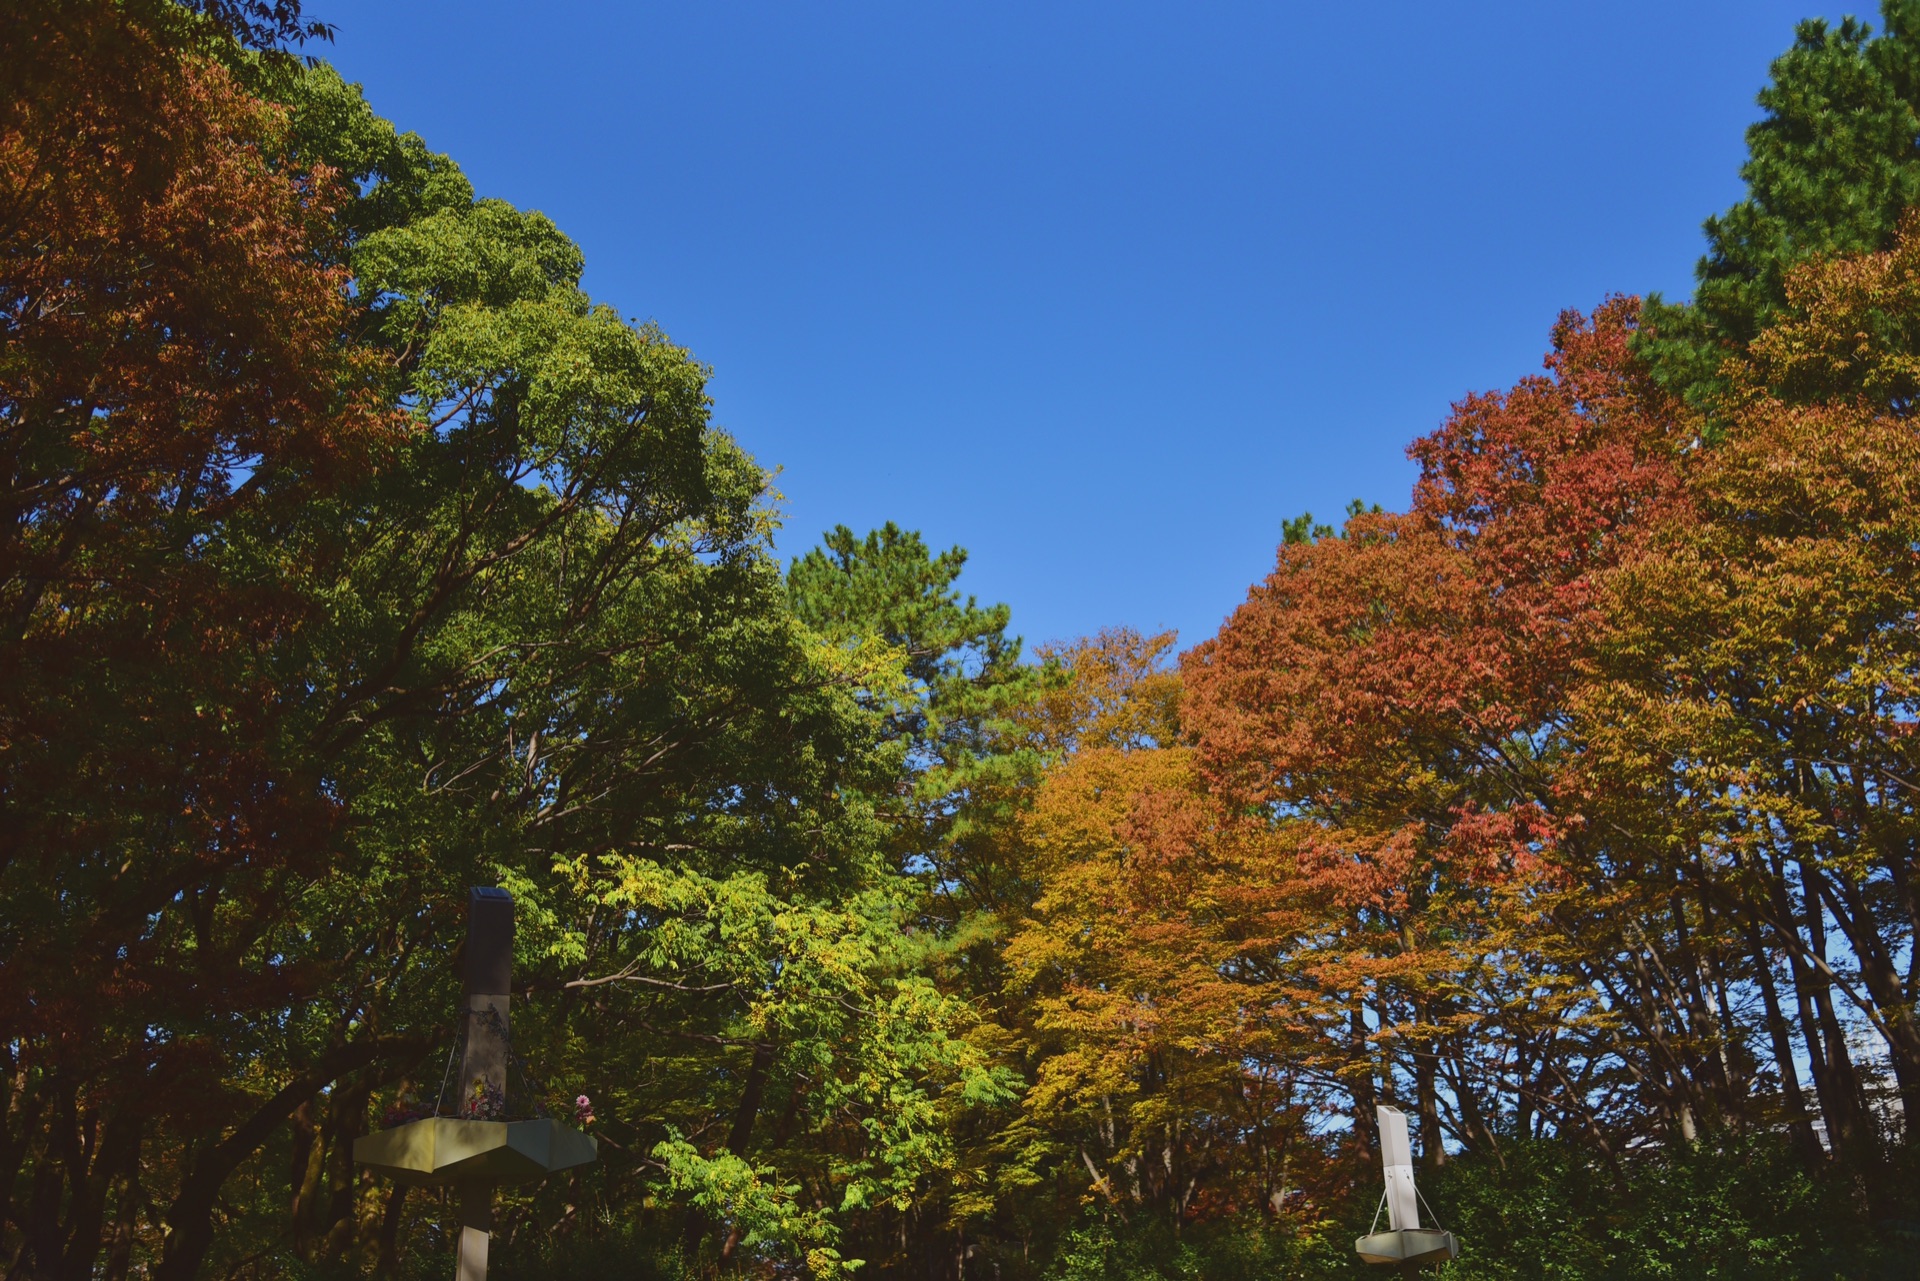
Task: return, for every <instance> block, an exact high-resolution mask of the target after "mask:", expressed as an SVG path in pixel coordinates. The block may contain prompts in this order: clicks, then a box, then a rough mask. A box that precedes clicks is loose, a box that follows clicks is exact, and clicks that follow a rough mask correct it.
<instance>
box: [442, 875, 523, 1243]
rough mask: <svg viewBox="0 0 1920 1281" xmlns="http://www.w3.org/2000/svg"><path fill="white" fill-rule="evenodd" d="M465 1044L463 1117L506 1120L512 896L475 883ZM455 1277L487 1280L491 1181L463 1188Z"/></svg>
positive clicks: (470, 914)
mask: <svg viewBox="0 0 1920 1281" xmlns="http://www.w3.org/2000/svg"><path fill="white" fill-rule="evenodd" d="M465 986H466V990H467V1045H466V1050H465V1052H464V1053H463V1054H462V1055H461V1056H460V1089H461V1094H460V1115H461V1116H465V1117H472V1118H474V1119H476V1120H483V1121H504V1120H506V1102H507V1017H508V1003H509V1002H510V1000H511V999H512V993H513V895H511V894H509V893H507V892H506V891H505V890H503V889H497V888H494V887H493V886H487V885H476V886H474V887H473V889H472V890H471V891H470V892H469V893H468V895H467V973H466V984H465ZM459 1192H460V1254H459V1258H458V1261H457V1264H456V1267H455V1271H454V1277H455V1279H456V1281H486V1276H487V1245H488V1242H489V1239H490V1236H491V1233H492V1231H493V1184H492V1183H486V1182H473V1183H467V1184H463V1185H462V1186H461V1187H460V1189H459Z"/></svg>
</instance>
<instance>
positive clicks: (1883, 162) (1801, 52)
mask: <svg viewBox="0 0 1920 1281" xmlns="http://www.w3.org/2000/svg"><path fill="white" fill-rule="evenodd" d="M1881 15H1882V23H1883V30H1882V32H1881V33H1880V34H1879V35H1877V36H1876V35H1874V34H1873V30H1872V28H1871V27H1869V26H1868V25H1867V24H1865V23H1863V22H1860V21H1858V20H1856V19H1854V18H1851V17H1849V18H1845V19H1843V20H1842V21H1841V22H1840V23H1839V25H1838V26H1829V25H1828V24H1827V23H1826V22H1825V21H1823V20H1821V19H1818V18H1812V19H1808V20H1807V21H1805V22H1802V23H1801V24H1800V26H1799V29H1798V31H1797V32H1796V34H1795V39H1794V43H1793V47H1792V48H1791V49H1789V50H1788V51H1787V52H1786V53H1784V54H1782V55H1781V56H1780V57H1779V58H1778V59H1776V60H1775V62H1774V64H1773V67H1772V74H1771V79H1770V80H1769V82H1768V84H1767V86H1766V87H1765V88H1764V89H1762V90H1761V91H1760V96H1759V102H1760V105H1761V107H1762V108H1763V109H1764V110H1765V112H1766V114H1765V116H1764V117H1763V118H1762V119H1761V120H1759V121H1758V122H1756V123H1755V124H1754V125H1753V126H1752V127H1750V128H1749V129H1748V130H1747V161H1746V163H1745V164H1744V165H1742V166H1741V169H1740V176H1741V178H1742V179H1743V180H1744V181H1745V182H1746V184H1747V196H1746V198H1745V199H1744V200H1742V201H1740V202H1739V203H1738V204H1735V205H1734V206H1733V207H1732V208H1730V209H1728V210H1727V211H1726V212H1725V213H1723V214H1719V215H1717V216H1715V217H1712V218H1709V219H1707V221H1706V224H1705V230H1706V233H1707V253H1706V256H1705V257H1703V258H1701V259H1700V262H1699V264H1698V265H1697V267H1696V268H1695V275H1696V277H1697V279H1698V280H1699V287H1698V289H1697V290H1696V291H1695V294H1694V298H1693V301H1692V302H1691V303H1678V304H1676V303H1668V302H1665V301H1664V300H1662V299H1661V298H1660V297H1659V295H1657V294H1656V295H1653V296H1652V297H1651V298H1650V299H1649V300H1648V304H1647V308H1646V312H1645V315H1644V317H1643V323H1644V324H1645V326H1646V327H1647V329H1648V330H1650V331H1651V332H1650V333H1645V334H1643V335H1642V337H1641V339H1640V341H1639V343H1638V347H1639V352H1640V354H1641V355H1642V356H1643V357H1645V358H1646V359H1648V360H1649V361H1650V362H1651V363H1652V365H1653V368H1654V373H1655V377H1656V378H1657V379H1658V380H1659V381H1660V382H1661V383H1662V384H1663V385H1664V386H1665V387H1666V388H1667V389H1668V390H1669V391H1673V392H1675V393H1677V394H1679V395H1682V396H1684V397H1685V398H1686V400H1687V401H1688V402H1689V403H1690V404H1691V405H1692V406H1693V407H1694V408H1696V409H1699V410H1702V411H1703V412H1706V413H1708V414H1709V415H1712V413H1713V407H1714V405H1715V403H1716V401H1717V400H1718V397H1719V393H1720V392H1721V390H1722V389H1723V383H1722V381H1721V378H1720V372H1719V371H1720V365H1721V362H1722V361H1724V360H1726V359H1727V358H1728V357H1729V356H1735V355H1738V354H1740V353H1741V352H1742V351H1743V350H1744V349H1745V347H1746V344H1747V343H1748V342H1750V341H1751V340H1752V339H1753V337H1754V336H1755V335H1756V334H1758V333H1759V332H1760V331H1761V330H1762V329H1764V328H1765V327H1766V326H1767V325H1768V324H1769V323H1770V322H1771V321H1772V320H1773V319H1774V317H1776V316H1777V315H1778V314H1779V313H1780V311H1781V310H1782V308H1783V307H1784V305H1785V302H1786V292H1785V278H1786V274H1787V271H1788V269H1789V268H1791V267H1792V266H1793V265H1794V264H1795V263H1798V262H1801V261H1804V260H1805V259H1807V258H1810V257H1814V256H1817V255H1822V254H1850V253H1860V252H1863V251H1873V250H1880V249H1884V248H1886V247H1887V246H1888V245H1889V244H1891V243H1892V241H1893V237H1894V233H1895V232H1896V231H1897V230H1898V228H1899V224H1900V217H1901V215H1902V213H1904V212H1905V211H1906V210H1907V208H1909V207H1910V206H1912V205H1913V204H1915V203H1916V202H1920V0H1882V4H1881Z"/></svg>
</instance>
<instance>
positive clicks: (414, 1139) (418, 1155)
mask: <svg viewBox="0 0 1920 1281" xmlns="http://www.w3.org/2000/svg"><path fill="white" fill-rule="evenodd" d="M598 1150H599V1145H598V1144H597V1143H596V1142H595V1141H594V1140H593V1138H592V1136H590V1135H585V1134H582V1133H580V1132H579V1131H578V1130H573V1129H569V1128H568V1127H566V1126H564V1125H561V1124H560V1123H559V1122H558V1121H555V1120H553V1119H552V1118H550V1117H541V1118H539V1119H537V1120H532V1121H467V1120H462V1119H460V1118H458V1117H449V1116H435V1117H427V1118H426V1119H424V1120H420V1121H412V1122H409V1123H408V1124H406V1125H400V1126H395V1127H394V1128H393V1129H391V1130H383V1131H381V1132H380V1133H378V1134H369V1135H366V1136H364V1137H362V1138H358V1139H355V1140H354V1141H353V1159H354V1161H355V1162H356V1163H358V1164H360V1165H365V1166H369V1167H371V1168H372V1169H375V1170H378V1171H379V1172H380V1173H382V1174H385V1175H389V1176H391V1177H392V1178H393V1179H394V1180H395V1181H396V1182H399V1183H410V1184H413V1185H415V1186H426V1185H432V1184H442V1183H471V1182H486V1183H527V1182H531V1181H532V1180H534V1179H543V1178H545V1177H546V1176H547V1175H549V1174H552V1173H553V1172H554V1171H556V1170H567V1169H571V1168H573V1167H574V1166H576V1165H585V1164H587V1163H588V1162H589V1161H591V1160H593V1159H594V1156H595V1155H596V1153H597V1152H598Z"/></svg>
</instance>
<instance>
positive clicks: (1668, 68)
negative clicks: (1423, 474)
mask: <svg viewBox="0 0 1920 1281" xmlns="http://www.w3.org/2000/svg"><path fill="white" fill-rule="evenodd" d="M1811 3H1813V0H1798V2H1789V3H1778V2H1776V0H1739V2H1738V3H1720V2H1717V0H1712V2H1710V0H1698V2H1688V0H1666V2H1665V3H1639V2H1637V0H1609V2H1608V3H1605V4H1570V3H1542V2H1541V0H1530V2H1528V3H1473V4H1462V3H1455V4H1436V3H1431V2H1427V3H1391V4H1376V5H1368V6H1324V5H1316V6H1306V5H1299V4H1291V3H1279V2H1270V3H1265V4H1229V3H1195V2H1190V3H1184V4H1172V3H1162V4H1153V5H1148V4H1134V3H1124V2H1117V3H1116V2H1114V0H1105V2H1103V3H1065V2H1058V3H1056V2H1052V0H1040V2H1035V0H1028V2H1027V3H1023V4H1002V3H972V4H965V5H962V4H955V3H941V2H924V0H914V2H910V3H900V2H899V0H893V2H892V3H877V2H875V3H852V2H831V0H813V2H809V3H796V2H795V0H784V2H782V3H757V2H756V3H749V2H747V0H707V2H706V3H693V4H689V3H685V2H684V0H682V2H680V3H675V4H672V5H666V4H655V3H620V4H609V3H593V4H590V3H553V2H549V3H544V4H539V5H530V4H525V3H517V4H508V3H476V2H474V0H462V2H461V3H457V4H456V3H451V2H445V3H441V2H434V3H427V2H425V0H408V2H407V3H399V4H396V3H393V2H392V0H384V2H378V3H376V2H374V0H309V6H308V7H309V11H310V13H311V14H312V16H315V17H318V18H322V19H324V20H327V21H331V22H333V23H335V24H336V26H337V29H338V35H337V40H336V43H335V44H334V46H333V47H332V48H331V50H326V51H324V52H325V53H326V56H328V57H329V58H330V59H331V60H332V61H333V62H335V63H336V65H338V66H339V67H340V68H341V70H342V71H343V72H344V73H345V74H346V75H347V77H348V78H349V79H351V80H357V81H360V82H362V83H364V85H365V86H366V91H367V94H368V97H369V98H370V99H371V101H372V103H373V105H374V107H375V109H377V110H378V111H380V112H381V113H382V114H384V115H386V116H388V117H389V118H391V119H393V120H394V121H395V122H396V123H398V124H399V125H400V126H401V127H402V128H405V129H412V130H414V131H416V132H418V133H420V134H422V135H423V136H424V137H425V138H426V140H427V142H428V143H429V144H430V145H431V146H433V147H434V148H436V149H438V150H443V151H447V152H450V153H451V154H452V155H453V156H454V158H455V159H456V160H457V161H458V162H459V163H460V164H461V166H462V167H463V168H464V169H465V170H466V172H467V173H468V174H469V175H470V176H471V177H472V178H473V180H474V183H475V185H476V187H477V188H478V189H479V191H480V192H481V193H482V194H484V195H491V196H500V197H503V198H505V199H507V200H511V201H513V202H514V203H515V204H518V205H521V206H524V207H529V208H535V209H540V210H543V211H545V212H546V213H547V214H548V215H550V216H551V217H552V218H553V219H554V220H555V221H556V222H557V223H558V224H559V225H560V226H561V228H562V229H563V230H565V231H566V232H568V233H569V234H570V235H572V236H573V237H574V238H575V239H576V240H577V241H578V242H579V243H580V245H581V247H582V248H583V249H584V251H585V253H586V259H587V286H588V288H589V290H590V291H591V292H592V293H593V294H594V295H595V297H596V298H598V299H600V300H602V301H605V302H608V303H611V304H613V305H614V306H616V307H618V308H619V309H620V310H621V311H622V312H624V313H626V314H628V315H631V316H635V317H640V318H650V319H653V320H657V321H658V322H659V323H660V324H661V325H662V326H663V327H664V328H665V329H666V330H667V332H668V333H669V334H671V335H672V336H673V337H674V338H675V339H676V340H677V341H679V342H681V343H683V344H685V345H686V346H688V347H690V348H691V349H692V350H693V351H694V352H695V353H696V354H697V355H698V356H699V357H700V358H701V359H703V360H705V361H706V362H708V363H709V364H711V365H712V366H713V369H714V377H713V384H712V389H713V395H714V398H715V402H716V418H717V420H718V421H719V422H720V423H722V424H723V425H725V426H726V427H728V428H729V429H731V430H732V431H733V432H734V433H735V434H736V435H737V436H738V437H739V438H740V439H741V441H742V442H743V443H744V444H745V445H746V446H747V448H749V449H750V450H752V451H753V452H754V453H755V454H756V455H757V456H758V457H759V458H760V459H761V460H762V461H763V462H764V463H767V464H769V465H772V466H778V467H780V468H782V469H783V470H782V474H781V477H780V480H779V482H778V483H779V487H780V489H781V491H782V492H783V493H784V494H785V495H786V499H787V501H786V511H787V513H788V516H787V525H786V528H785V531H784V533H783V534H782V536H781V539H780V546H781V550H782V552H783V554H784V555H786V556H788V557H791V556H792V555H794V554H795V553H797V552H799V551H803V550H805V549H806V548H807V547H809V546H811V545H813V544H814V543H815V542H816V541H817V540H818V538H819V535H820V532H821V531H822V530H823V529H825V528H827V527H829V526H831V525H833V524H835V523H840V522H844V523H846V524H848V525H851V526H853V527H854V528H855V529H856V530H861V531H864V530H865V529H867V528H870V527H871V526H874V525H877V524H879V523H880V522H882V521H885V520H889V519H892V520H895V521H898V522H899V523H901V524H902V525H905V526H907V527H909V528H915V529H919V530H921V531H923V532H924V533H925V535H926V537H927V538H928V540H929V541H930V542H932V543H933V544H935V545H936V546H946V545H949V544H954V543H958V544H960V545H962V546H964V547H966V548H968V549H969V551H970V552H971V553H972V559H971V561H970V562H969V566H968V570H967V573H966V575H965V577H964V579H963V584H964V585H965V586H966V587H967V588H968V590H970V591H972V592H974V593H976V594H978V595H979V596H980V597H981V598H983V599H985V600H1004V601H1006V602H1008V603H1009V604H1011V605H1012V606H1013V612H1014V628H1015V630H1016V631H1018V632H1021V633H1022V634H1024V635H1025V636H1026V637H1027V639H1028V640H1029V642H1032V641H1037V640H1045V639H1050V638H1065V637H1071V636H1076V635H1080V634H1083V633H1086V632H1089V631H1092V630H1094V629H1096V628H1098V627H1101V626H1103V625H1106V624H1113V623H1127V624H1132V625H1134V626H1137V627H1141V628H1145V629H1160V628H1168V627H1172V628H1178V629H1179V631H1180V633H1181V640H1182V644H1183V645H1190V644H1192V643H1194V642H1197V641H1199V640H1201V639H1204V638H1205V637H1206V636H1208V635H1210V634H1212V632H1213V631H1214V630H1215V629H1216V628H1217V627H1218V626H1219V624H1220V622H1221V620H1222V619H1223V618H1224V617H1225V616H1226V614H1227V613H1228V612H1230V611H1231V610H1232V609H1233V607H1234V606H1235V605H1236V604H1237V603H1238V602H1239V601H1240V600H1241V599H1242V598H1243V597H1244V596H1245V593H1246V589H1247V587H1248V585H1249V584H1250V583H1252V582H1254V581H1255V580H1256V579H1258V578H1259V577H1261V576H1262V575H1263V574H1264V573H1265V572H1266V571H1267V569H1268V568H1269V567H1270V565H1271V563H1272V559H1273V549H1274V546H1275V544H1276V543H1277V542H1278V541H1279V537H1280V523H1281V521H1282V520H1284V519H1286V518H1287V517H1289V516H1293V515H1296V514H1298V513H1299V512H1301V511H1303V510H1312V511H1313V512H1314V513H1316V514H1317V515H1319V516H1321V517H1322V518H1327V517H1330V516H1334V515H1336V514H1337V513H1338V512H1339V510H1340V508H1341V507H1342V506H1343V505H1344V504H1345V503H1346V502H1347V500H1348V499H1350V498H1355V497H1359V498H1363V499H1365V500H1367V501H1369V502H1376V501H1377V502H1380V503H1382V504H1384V505H1386V506H1388V507H1398V506H1402V505H1404V503H1405V501H1406V498H1407V493H1408V488H1409V484H1410V481H1411V478H1412V468H1411V467H1410V466H1409V464H1408V463H1407V461H1406V458H1405V454H1404V450H1405V447H1406V444H1407V442H1408V441H1410V440H1411V439H1412V438H1413V437H1415V436H1417V435H1419V434H1421V433H1423V432H1425V431H1428V430H1430V429H1431V428H1432V427H1433V426H1434V425H1435V424H1436V423H1437V422H1438V421H1439V420H1440V419H1441V418H1442V416H1443V415H1444V414H1445V413H1446V411H1447V406H1448V405H1449V404H1450V403H1451V402H1452V401H1454V400H1455V399H1457V398H1458V397H1459V396H1461V395H1462V394H1464V393H1466V392H1468V391H1470V390H1479V389H1486V388H1491V387H1499V386H1505V385H1507V384H1510V383H1511V382H1513V380H1514V379H1516V378H1518V377H1520V376H1522V375H1524V374H1526V373H1529V372H1531V371H1533V370H1535V369H1537V368H1538V366H1539V361H1540V356H1541V353H1542V351H1543V349H1544V347H1545V344H1546V336H1547V331H1548V328H1549V326H1550V325H1551V324H1552V322H1553V319H1554V316H1555V315H1556V314H1557V313H1558V312H1559V310H1560V309H1562V308H1564V307H1570V306H1572V307H1582V308H1585V307H1590V306H1592V305H1593V304H1594V303H1596V302H1598V301H1599V300H1600V299H1601V298H1602V297H1604V296H1605V295H1606V294H1607V293H1609V292H1614V291H1620V292H1643V291H1646V290H1650V289H1658V290H1662V291H1664V292H1666V293H1668V294H1669V295H1673V296H1684V295H1685V294H1687V293H1688V292H1689V290H1690V286H1691V279H1692V276H1691V272H1692V266H1693V262H1694V260H1695V259H1696V258H1697V257H1698V255H1699V253H1700V250H1701V245H1702V241H1701V237H1700V231H1699V224H1700V221H1701V219H1702V218H1703V217H1704V216H1706V215H1707V214H1709V213H1711V212H1714V211H1716V210H1719V209H1721V208H1723V207H1724V206H1726V205H1727V204H1729V203H1730V202H1732V201H1733V200H1734V199H1736V198H1737V197H1738V195H1739V190H1740V188H1739V182H1738V178H1737V174H1736V170H1737V168H1738V166H1739V163H1740V161H1741V159H1742V157H1743V155H1744V144H1743V142H1742V131H1743V129H1744V128H1745V126H1746V125H1747V124H1748V123H1750V122H1751V121H1752V120H1753V119H1755V118H1756V117H1757V115H1758V110H1757V108H1756V107H1755V106H1754V103H1753V95H1754V93H1755V91H1756V90H1758V89H1759V87H1760V86H1761V84H1762V83H1763V82H1764V80H1765V77H1766V70H1767V64H1768V63H1769V62H1770V61H1771V59H1772V58H1773V57H1774V56H1776V55H1777V54H1778V53H1780V52H1781V51H1782V50H1784V49H1785V48H1786V47H1787V45H1788V44H1789V43H1790V41H1791V39H1792V31H1793V24H1794V22H1795V21H1796V20H1797V19H1798V18H1800V17H1803V16H1807V15H1808V14H1809V13H1811V12H1814V11H1813V10H1812V9H1811V8H1810V5H1811ZM1858 7H1859V8H1861V9H1863V10H1868V9H1870V8H1871V6H1870V5H1867V4H1862V5H1860V6H1858Z"/></svg>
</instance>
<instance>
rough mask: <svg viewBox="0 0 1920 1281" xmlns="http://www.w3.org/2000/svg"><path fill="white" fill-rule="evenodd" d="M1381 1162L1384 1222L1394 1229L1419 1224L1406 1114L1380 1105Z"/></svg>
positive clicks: (1417, 1201)
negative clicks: (1384, 1174) (1384, 1177)
mask: <svg viewBox="0 0 1920 1281" xmlns="http://www.w3.org/2000/svg"><path fill="white" fill-rule="evenodd" d="M1374 1115H1375V1117H1376V1118H1378V1120H1379V1122H1380V1163H1381V1164H1382V1165H1384V1166H1386V1168H1387V1225H1388V1226H1389V1227H1390V1228H1392V1229H1393V1230H1394V1231H1395V1232H1398V1231H1400V1230H1401V1229H1402V1228H1417V1227H1419V1226H1420V1200H1419V1197H1418V1196H1417V1195H1416V1194H1415V1193H1414V1190H1413V1144H1412V1143H1410V1142H1408V1140H1407V1114H1406V1113H1404V1112H1402V1111H1401V1110H1400V1109H1399V1108H1390V1107H1379V1108H1375V1109H1374Z"/></svg>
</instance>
